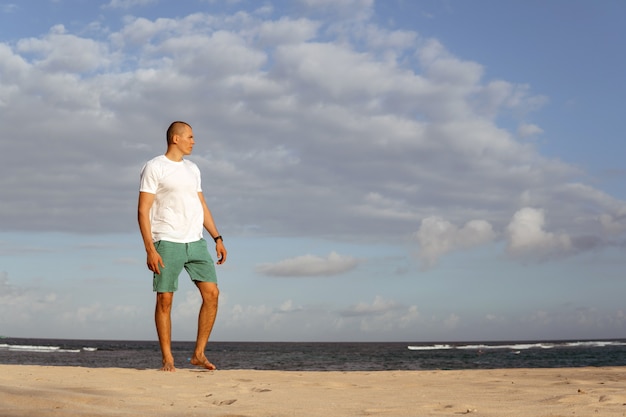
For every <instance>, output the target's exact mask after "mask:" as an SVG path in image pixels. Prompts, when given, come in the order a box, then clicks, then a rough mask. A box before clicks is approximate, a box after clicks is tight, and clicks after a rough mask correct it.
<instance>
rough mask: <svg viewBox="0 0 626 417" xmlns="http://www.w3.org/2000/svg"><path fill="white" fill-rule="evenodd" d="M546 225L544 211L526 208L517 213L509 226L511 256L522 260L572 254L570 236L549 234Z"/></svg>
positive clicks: (509, 250)
mask: <svg viewBox="0 0 626 417" xmlns="http://www.w3.org/2000/svg"><path fill="white" fill-rule="evenodd" d="M545 223H546V221H545V213H544V210H541V209H536V208H532V207H525V208H522V209H521V210H519V211H518V212H516V213H515V215H514V216H513V219H512V220H511V223H509V225H508V226H507V235H508V239H509V241H508V252H509V254H510V255H511V256H513V257H520V258H528V257H531V258H539V259H546V258H551V257H553V256H561V255H564V254H567V253H568V252H570V251H571V250H572V241H571V238H570V236H568V235H567V234H566V233H558V234H557V233H551V232H547V231H546V230H545V229H544V226H545Z"/></svg>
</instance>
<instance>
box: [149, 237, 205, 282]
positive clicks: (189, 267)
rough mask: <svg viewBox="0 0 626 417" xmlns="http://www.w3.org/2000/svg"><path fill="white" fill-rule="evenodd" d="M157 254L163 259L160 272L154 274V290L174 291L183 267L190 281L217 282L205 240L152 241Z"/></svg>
mask: <svg viewBox="0 0 626 417" xmlns="http://www.w3.org/2000/svg"><path fill="white" fill-rule="evenodd" d="M154 247H155V248H156V250H157V252H159V255H161V258H162V259H163V263H164V264H165V266H164V267H161V268H160V270H161V273H160V274H156V273H155V274H154V277H153V279H152V287H153V289H154V291H155V292H174V291H176V290H177V289H178V276H179V275H180V273H181V272H182V271H183V268H185V270H186V271H187V273H188V274H189V277H190V278H191V279H192V281H203V282H214V283H217V275H216V274H215V265H214V263H213V258H212V257H211V254H209V250H208V248H207V244H206V240H204V239H200V240H198V241H196V242H191V243H176V242H168V241H167V240H159V241H158V242H154Z"/></svg>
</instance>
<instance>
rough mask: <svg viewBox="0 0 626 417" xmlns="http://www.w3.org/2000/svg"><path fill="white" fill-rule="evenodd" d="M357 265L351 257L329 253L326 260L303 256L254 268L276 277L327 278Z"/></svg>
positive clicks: (261, 272)
mask: <svg viewBox="0 0 626 417" xmlns="http://www.w3.org/2000/svg"><path fill="white" fill-rule="evenodd" d="M358 263H359V261H358V259H355V258H353V257H351V256H343V255H339V254H338V253H336V252H331V253H330V254H329V255H328V256H327V257H326V258H323V257H320V256H315V255H303V256H297V257H295V258H290V259H285V260H282V261H279V262H276V263H266V264H261V265H258V266H257V267H256V271H257V272H258V273H260V274H263V275H269V276H276V277H305V276H306V277H309V276H329V275H339V274H343V273H345V272H348V271H350V270H352V269H354V268H356V266H357V265H358Z"/></svg>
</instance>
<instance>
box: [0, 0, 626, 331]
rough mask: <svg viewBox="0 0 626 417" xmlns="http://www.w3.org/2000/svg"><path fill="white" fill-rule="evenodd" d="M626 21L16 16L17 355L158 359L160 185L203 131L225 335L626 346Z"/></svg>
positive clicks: (192, 315) (125, 10)
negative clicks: (173, 136) (114, 348)
mask: <svg viewBox="0 0 626 417" xmlns="http://www.w3.org/2000/svg"><path fill="white" fill-rule="evenodd" d="M624 12H626V3H624V2H622V1H602V2H589V1H576V0H567V1H566V0H553V1H549V2H546V1H534V0H525V1H495V0H481V1H474V2H468V1H435V0H429V1H408V0H405V1H401V0H387V1H378V2H375V1H373V0H332V1H331V0H298V1H296V0H294V1H267V2H260V1H245V0H242V1H210V0H194V1H191V0H190V1H179V2H176V3H175V5H174V2H166V1H164V0H107V1H101V2H95V1H93V2H92V1H81V0H55V1H43V0H42V1H20V2H17V1H3V0H0V109H1V110H0V123H1V125H2V126H3V138H2V152H1V153H0V158H1V163H0V174H1V175H0V193H1V195H2V206H1V207H0V334H2V335H8V336H16V337H18V336H21V337H53V338H54V337H58V338H94V339H155V337H156V336H155V331H154V324H153V319H152V316H153V308H154V307H153V304H154V294H153V293H152V291H151V275H150V272H149V271H148V270H147V268H146V267H145V254H144V250H143V246H142V243H141V239H140V236H139V232H138V228H137V225H136V199H137V193H138V179H139V171H140V169H141V166H142V165H143V163H144V162H145V161H146V160H148V159H150V158H152V157H153V156H156V155H158V154H162V153H163V152H164V150H165V140H164V132H165V129H166V128H167V126H168V125H169V123H170V122H171V121H173V120H179V119H182V120H186V121H188V122H189V123H190V124H191V125H192V126H193V128H194V134H195V136H196V147H195V149H194V154H193V155H192V156H191V157H190V159H192V160H193V161H194V162H196V163H197V164H198V166H199V167H200V169H201V170H202V173H203V189H204V194H205V196H206V197H207V201H208V204H209V206H210V207H211V209H212V211H213V214H214V217H215V219H216V222H217V224H218V227H219V229H220V232H221V234H222V235H223V236H224V240H225V244H226V247H227V248H228V250H229V258H228V262H227V263H226V264H224V265H222V266H219V267H218V276H219V285H220V289H221V297H220V310H219V313H218V319H217V322H216V326H215V329H214V332H213V335H212V339H213V340H222V341H414V342H419V341H461V340H463V341H471V340H529V339H595V338H622V337H624V334H626V310H625V308H624V303H623V294H625V293H626V280H624V276H623V271H624V269H625V266H626V260H624V256H623V250H624V249H623V248H624V243H625V240H624V238H625V232H626V187H625V186H624V179H625V177H626V170H625V168H624V163H623V160H622V156H623V155H624V150H625V149H624V146H625V145H624V143H625V142H624V140H623V135H624V132H625V131H626V126H625V123H626V122H625V121H624V117H623V116H622V113H623V110H622V107H623V106H622V102H621V100H622V99H623V97H625V96H626V80H625V78H624V76H623V74H625V73H626V57H625V56H624V54H623V53H622V49H623V44H624V41H625V40H626V36H625V35H626V29H625V28H624V27H623V24H622V22H621V17H622V16H623V15H624ZM198 306H199V297H198V295H197V294H196V292H195V290H194V287H193V286H192V284H191V283H190V282H189V280H188V278H187V277H186V276H185V275H182V276H181V285H180V290H179V292H178V293H177V294H176V297H175V305H174V312H173V318H174V335H173V336H174V339H176V340H192V339H193V338H194V336H195V325H196V315H197V308H198Z"/></svg>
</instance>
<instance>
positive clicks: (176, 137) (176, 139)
mask: <svg viewBox="0 0 626 417" xmlns="http://www.w3.org/2000/svg"><path fill="white" fill-rule="evenodd" d="M179 137H180V135H172V143H174V144H176V143H178V138H179Z"/></svg>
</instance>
